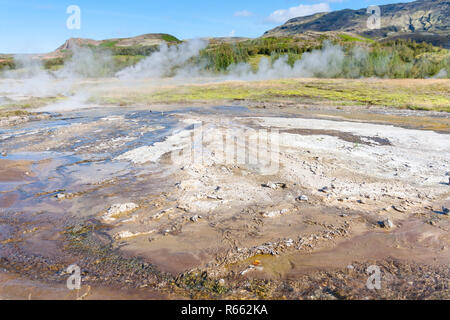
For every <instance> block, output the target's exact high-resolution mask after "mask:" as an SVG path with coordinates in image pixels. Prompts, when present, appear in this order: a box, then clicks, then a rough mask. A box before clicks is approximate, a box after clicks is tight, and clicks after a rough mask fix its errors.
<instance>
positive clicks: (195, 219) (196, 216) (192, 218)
mask: <svg viewBox="0 0 450 320" xmlns="http://www.w3.org/2000/svg"><path fill="white" fill-rule="evenodd" d="M199 218H200V217H199V216H198V215H195V216H193V217H191V219H190V220H191V221H192V222H197V221H198V219H199Z"/></svg>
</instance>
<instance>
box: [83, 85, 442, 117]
mask: <svg viewBox="0 0 450 320" xmlns="http://www.w3.org/2000/svg"><path fill="white" fill-rule="evenodd" d="M92 100H93V101H95V102H99V103H105V104H119V105H132V104H152V103H161V104H164V103H194V102H206V103H208V102H209V103H213V102H217V101H233V100H251V101H257V102H295V103H299V104H330V105H335V106H345V105H364V106H388V107H394V108H404V109H414V110H434V111H444V112H450V83H449V81H448V80H382V79H377V80H349V79H283V80H270V81H250V82H242V81H233V82H230V81H229V82H223V83H214V84H207V85H184V86H173V87H170V88H162V89H158V90H156V91H155V90H154V89H151V88H149V89H148V90H145V89H143V90H128V91H127V90H121V91H120V92H119V93H115V94H112V93H107V94H106V93H105V94H104V95H99V96H96V97H93V98H92Z"/></svg>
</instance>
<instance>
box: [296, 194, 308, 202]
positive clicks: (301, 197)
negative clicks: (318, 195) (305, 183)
mask: <svg viewBox="0 0 450 320" xmlns="http://www.w3.org/2000/svg"><path fill="white" fill-rule="evenodd" d="M297 200H298V201H308V200H309V198H308V196H306V195H304V194H302V195H301V196H300V197H298V198H297Z"/></svg>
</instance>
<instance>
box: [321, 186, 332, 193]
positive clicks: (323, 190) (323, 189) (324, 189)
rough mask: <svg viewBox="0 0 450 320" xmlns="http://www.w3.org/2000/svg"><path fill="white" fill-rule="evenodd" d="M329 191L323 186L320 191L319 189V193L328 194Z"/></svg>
mask: <svg viewBox="0 0 450 320" xmlns="http://www.w3.org/2000/svg"><path fill="white" fill-rule="evenodd" d="M329 190H330V189H329V188H328V187H327V186H325V187H323V188H322V189H319V192H323V193H328V191H329Z"/></svg>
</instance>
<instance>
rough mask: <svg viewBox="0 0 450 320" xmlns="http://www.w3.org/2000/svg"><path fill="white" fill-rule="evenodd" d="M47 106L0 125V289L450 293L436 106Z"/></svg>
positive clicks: (447, 129) (89, 295) (144, 294)
mask: <svg viewBox="0 0 450 320" xmlns="http://www.w3.org/2000/svg"><path fill="white" fill-rule="evenodd" d="M446 85H448V83H447V84H446ZM112 95H113V94H112ZM10 98H11V97H10ZM447 107H448V106H447ZM61 109H62V108H61V104H59V103H53V104H50V105H46V106H41V107H40V109H34V110H32V111H33V112H34V113H32V114H27V115H15V116H8V117H3V118H1V120H0V121H1V122H0V123H1V127H0V151H1V157H0V208H1V209H0V230H1V232H0V268H1V269H0V271H1V272H0V297H1V298H23V299H28V298H31V299H39V298H58V299H74V298H78V299H98V298H108V299H109V298H144V299H160V298H169V299H176V298H194V299H198V298H200V299H201V298H226V299H228V298H244V299H265V298H274V299H366V298H378V299H379V298H393V299H406V298H410V299H438V298H440V299H449V298H450V290H449V281H450V280H449V279H450V271H449V267H448V266H449V264H450V247H449V245H450V234H449V231H450V221H449V216H448V209H447V208H449V207H450V185H449V182H450V181H449V178H450V135H449V134H450V114H449V113H446V112H434V111H414V110H400V109H391V108H382V107H371V108H361V107H359V106H342V105H339V107H337V108H336V106H333V105H329V104H324V105H320V104H318V103H315V104H314V105H311V106H305V103H304V101H303V103H298V104H296V103H295V102H292V101H289V102H288V103H287V102H285V101H281V100H280V101H275V102H274V101H273V100H271V101H270V102H259V101H246V100H242V101H234V103H228V104H218V103H211V102H210V103H207V104H202V105H201V106H200V105H195V104H189V103H186V102H185V103H180V104H171V105H162V104H159V105H152V104H150V105H142V104H136V105H133V104H132V103H129V104H127V105H122V106H119V105H114V104H110V105H108V106H105V105H102V106H100V105H96V104H94V103H87V102H83V103H80V104H79V105H75V107H74V105H73V103H72V104H71V108H64V111H61ZM58 110H59V111H58ZM432 129H433V130H432ZM72 264H75V265H78V266H79V267H80V268H81V271H82V272H81V275H82V287H81V289H80V290H76V291H69V290H68V289H67V288H66V281H67V279H68V277H69V276H70V275H69V274H68V273H67V272H66V269H67V267H68V266H69V265H72ZM369 266H377V267H378V268H379V269H380V272H381V282H380V284H381V288H380V289H375V290H370V289H369V288H368V287H367V286H366V284H367V281H368V278H369V276H370V274H368V273H367V269H368V268H369Z"/></svg>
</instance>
